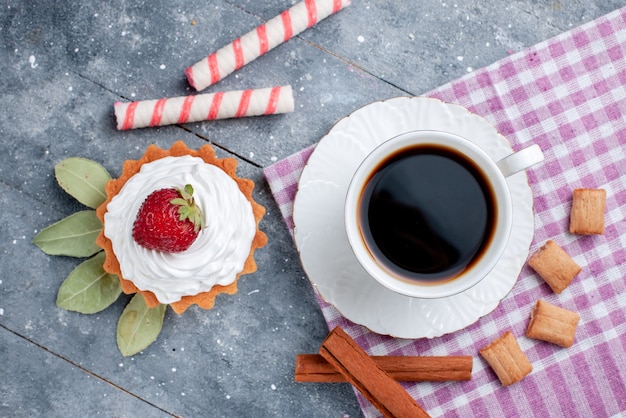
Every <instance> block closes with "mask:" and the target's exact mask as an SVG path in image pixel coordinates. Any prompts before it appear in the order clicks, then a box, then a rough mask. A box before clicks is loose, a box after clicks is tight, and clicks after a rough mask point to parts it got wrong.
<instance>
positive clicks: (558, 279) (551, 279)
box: [528, 240, 582, 293]
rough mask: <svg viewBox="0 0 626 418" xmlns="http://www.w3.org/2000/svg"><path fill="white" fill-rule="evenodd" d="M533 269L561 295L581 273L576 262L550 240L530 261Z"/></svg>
mask: <svg viewBox="0 0 626 418" xmlns="http://www.w3.org/2000/svg"><path fill="white" fill-rule="evenodd" d="M528 265H529V266H530V267H532V268H533V269H534V270H535V271H536V272H537V274H539V276H541V278H542V279H543V280H545V282H546V283H548V286H550V288H551V289H552V290H553V291H554V292H556V293H561V292H562V291H563V290H565V288H566V287H567V286H569V285H570V283H571V282H572V280H574V278H575V277H576V276H577V275H578V273H580V272H581V270H582V269H581V268H580V266H579V265H578V264H576V262H575V261H574V260H573V259H572V258H571V257H570V256H569V255H568V254H567V253H566V252H565V251H564V250H563V249H562V248H561V247H559V246H558V244H556V243H555V242H554V241H552V240H548V241H547V242H546V243H545V244H544V245H543V246H542V247H541V248H539V249H538V250H537V251H536V252H535V253H534V254H533V255H532V256H531V257H530V259H529V260H528Z"/></svg>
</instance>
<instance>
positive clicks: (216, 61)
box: [185, 0, 350, 91]
mask: <svg viewBox="0 0 626 418" xmlns="http://www.w3.org/2000/svg"><path fill="white" fill-rule="evenodd" d="M349 4H350V0H304V1H302V2H300V3H297V4H295V5H294V6H292V7H291V8H289V9H287V10H285V11H284V12H282V13H281V14H279V15H278V16H276V17H274V18H272V19H270V20H269V21H267V22H266V23H264V24H262V25H260V26H259V27H257V28H256V29H254V30H252V31H250V32H248V33H246V34H245V35H243V36H242V37H240V38H238V39H235V40H234V41H233V42H231V43H230V44H228V45H226V46H224V47H222V48H221V49H219V50H217V51H216V52H214V53H212V54H211V55H209V56H208V57H206V58H204V59H203V60H201V61H199V62H197V63H196V64H194V65H192V66H191V67H189V68H187V69H186V70H185V74H186V75H187V80H188V81H189V84H190V85H191V86H192V87H193V88H195V89H196V90H198V91H200V90H203V89H205V88H207V87H209V86H210V85H212V84H215V83H217V82H218V81H220V80H221V79H223V78H224V77H226V76H227V75H229V74H230V73H232V72H233V71H235V70H238V69H239V68H241V67H243V66H244V65H246V64H247V63H249V62H250V61H253V60H254V59H256V58H258V57H260V56H261V55H263V54H265V53H266V52H267V51H270V50H271V49H273V48H275V47H276V46H278V45H280V44H281V43H283V42H286V41H288V40H289V39H291V38H292V37H294V36H296V35H298V34H299V33H300V32H302V31H304V30H305V29H307V28H310V27H311V26H313V25H315V24H316V23H317V22H319V21H320V20H323V19H325V18H327V17H328V16H330V15H331V14H333V13H337V12H338V11H339V10H341V9H343V8H344V7H346V6H348V5H349Z"/></svg>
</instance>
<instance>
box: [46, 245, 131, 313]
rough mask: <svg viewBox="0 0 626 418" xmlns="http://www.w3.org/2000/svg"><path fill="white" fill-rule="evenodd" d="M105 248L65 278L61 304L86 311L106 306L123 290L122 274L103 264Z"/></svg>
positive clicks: (71, 309)
mask: <svg viewBox="0 0 626 418" xmlns="http://www.w3.org/2000/svg"><path fill="white" fill-rule="evenodd" d="M105 257H106V254H105V253H104V251H102V252H100V253H98V254H96V255H95V256H94V257H92V258H90V259H89V260H87V261H84V262H82V263H81V264H80V265H78V267H76V268H75V269H74V270H73V271H72V272H71V273H70V275H69V276H67V278H66V279H65V281H64V282H63V284H62V285H61V287H60V288H59V293H58V294H57V306H58V307H59V308H63V309H67V310H68V311H75V312H80V313H84V314H92V313H96V312H100V311H102V310H104V309H106V308H107V307H108V306H109V305H111V304H112V303H113V302H115V301H116V300H117V298H118V297H119V296H120V294H121V293H122V286H121V285H120V280H119V278H118V277H117V276H116V275H114V274H110V273H107V272H106V271H104V269H103V268H102V264H103V263H104V259H105Z"/></svg>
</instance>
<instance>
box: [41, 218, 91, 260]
mask: <svg viewBox="0 0 626 418" xmlns="http://www.w3.org/2000/svg"><path fill="white" fill-rule="evenodd" d="M101 230H102V222H100V219H98V217H97V216H96V211H94V210H84V211H80V212H77V213H74V214H72V215H70V216H68V217H67V218H64V219H61V220H60V221H59V222H56V223H54V224H52V225H50V226H48V227H47V228H44V229H42V230H41V231H40V232H39V233H38V234H37V235H36V236H35V238H33V244H35V245H36V246H38V247H39V248H41V250H42V251H43V252H45V253H46V254H50V255H67V256H70V257H90V256H92V255H94V254H95V253H97V252H98V251H100V250H102V248H100V247H99V246H98V245H97V244H96V237H97V236H98V234H99V233H100V231H101Z"/></svg>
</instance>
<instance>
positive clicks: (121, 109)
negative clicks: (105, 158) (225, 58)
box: [114, 86, 294, 130]
mask: <svg viewBox="0 0 626 418" xmlns="http://www.w3.org/2000/svg"><path fill="white" fill-rule="evenodd" d="M114 110H115V118H116V120H117V129H119V130H127V129H136V128H145V127H148V126H163V125H171V124H176V123H187V122H199V121H204V120H215V119H228V118H240V117H245V116H260V115H271V114H277V113H288V112H293V110H294V100H293V91H292V89H291V86H278V87H272V88H264V89H257V90H233V91H227V92H218V93H209V94H198V95H195V96H184V97H173V98H169V99H159V100H145V101H136V102H127V103H122V102H117V103H115V105H114Z"/></svg>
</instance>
